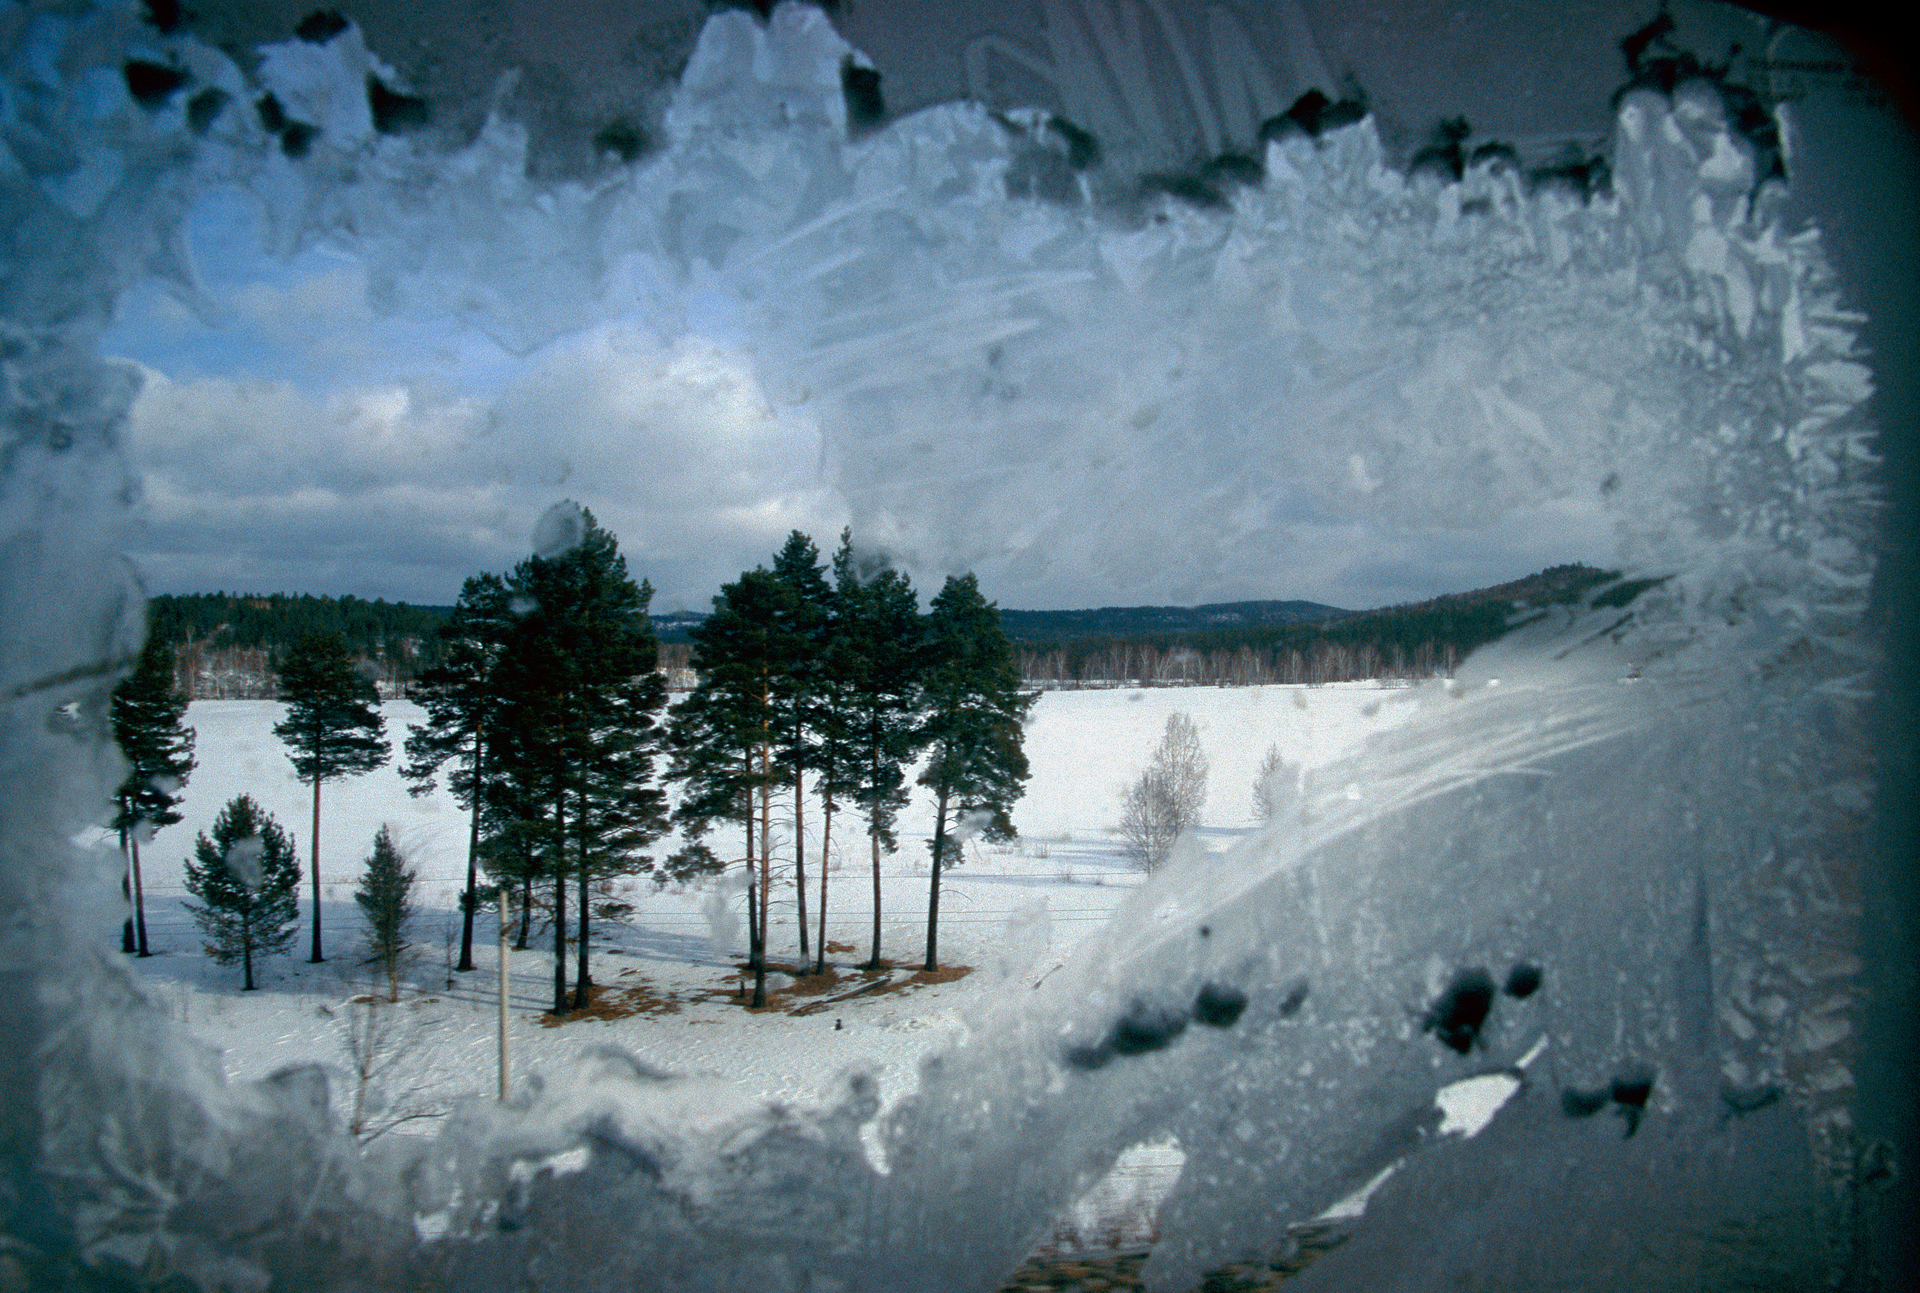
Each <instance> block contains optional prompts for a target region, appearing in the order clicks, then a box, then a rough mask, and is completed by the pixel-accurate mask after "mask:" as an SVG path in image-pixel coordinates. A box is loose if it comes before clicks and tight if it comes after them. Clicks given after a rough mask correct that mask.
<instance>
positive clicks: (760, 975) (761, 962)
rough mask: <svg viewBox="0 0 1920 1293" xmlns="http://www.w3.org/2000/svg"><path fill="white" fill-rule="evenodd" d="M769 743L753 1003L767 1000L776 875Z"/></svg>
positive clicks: (762, 760)
mask: <svg viewBox="0 0 1920 1293" xmlns="http://www.w3.org/2000/svg"><path fill="white" fill-rule="evenodd" d="M766 771H767V754H766V747H765V746H762V747H761V750H760V774H761V776H760V946H759V949H758V955H756V956H755V957H754V964H753V1004H754V1006H755V1008H756V1009H757V1008H759V1007H761V1006H764V1005H766V1004H767V933H768V924H767V911H768V904H767V886H768V884H769V882H770V881H771V880H772V878H773V849H772V846H771V840H770V837H769V833H768V828H769V827H770V826H771V825H772V824H773V820H772V819H773V790H772V787H771V786H769V785H768V784H767V778H766Z"/></svg>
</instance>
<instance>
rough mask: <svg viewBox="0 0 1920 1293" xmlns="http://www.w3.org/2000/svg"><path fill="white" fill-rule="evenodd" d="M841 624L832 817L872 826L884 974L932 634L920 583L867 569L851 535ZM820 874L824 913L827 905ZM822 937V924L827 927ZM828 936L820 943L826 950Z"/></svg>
mask: <svg viewBox="0 0 1920 1293" xmlns="http://www.w3.org/2000/svg"><path fill="white" fill-rule="evenodd" d="M833 580H834V618H833V634H832V643H831V646H830V648H829V651H828V656H827V674H828V678H829V684H828V693H829V695H830V697H831V705H830V706H829V708H828V710H827V714H828V718H827V722H826V724H825V730H824V733H823V737H822V741H821V747H822V751H821V765H822V781H823V783H824V784H823V793H824V795H825V797H826V799H827V804H828V808H829V810H831V808H832V807H833V805H834V804H835V802H836V801H837V800H838V799H840V798H843V797H844V798H846V799H849V800H851V801H852V802H853V803H854V804H855V805H857V806H858V807H859V808H860V810H861V811H862V812H863V813H865V814H866V818H867V841H868V844H869V846H870V850H871V853H872V858H873V947H872V953H871V955H870V956H869V957H868V958H867V962H866V964H867V965H868V966H869V967H871V968H874V969H878V968H879V966H880V917H881V908H880V856H881V851H882V849H884V850H885V851H886V852H888V853H892V852H893V851H894V849H895V848H897V847H898V844H897V842H896V840H895V836H894V829H893V823H894V819H895V816H896V815H897V814H898V813H899V811H900V809H901V808H903V807H905V806H906V802H907V785H906V781H907V778H906V767H907V765H908V764H910V763H911V762H913V760H914V757H915V756H916V755H917V754H918V753H919V752H920V748H921V745H922V743H923V737H922V736H921V733H920V724H921V674H922V671H923V668H924V665H925V662H926V646H925V641H924V638H925V628H924V622H923V621H922V619H921V616H920V604H919V599H918V598H917V597H916V596H915V595H914V591H913V585H912V583H911V582H909V581H908V579H907V577H906V576H905V575H903V574H901V573H900V572H899V571H897V570H894V569H892V568H890V567H886V566H883V565H879V564H878V563H868V564H866V565H864V566H863V563H862V562H861V561H860V560H859V559H858V558H857V557H856V555H855V553H854V550H853V536H852V534H851V532H843V533H842V534H841V536H840V550H839V551H838V552H836V553H835V554H834V558H833ZM824 876H825V871H824V870H823V871H822V877H823V879H822V884H823V888H822V891H821V905H822V907H823V909H824V907H825V903H826V896H825V889H824V883H825V881H824ZM822 928H823V929H824V926H823V927H822ZM825 939H826V936H825V934H824V933H823V934H822V935H821V941H822V943H824V942H825Z"/></svg>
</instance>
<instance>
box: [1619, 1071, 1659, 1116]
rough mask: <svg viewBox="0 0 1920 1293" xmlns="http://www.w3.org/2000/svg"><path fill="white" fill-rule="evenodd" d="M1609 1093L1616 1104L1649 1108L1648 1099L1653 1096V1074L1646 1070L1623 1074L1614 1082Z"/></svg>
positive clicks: (1635, 1107) (1634, 1107)
mask: <svg viewBox="0 0 1920 1293" xmlns="http://www.w3.org/2000/svg"><path fill="white" fill-rule="evenodd" d="M1609 1093H1610V1094H1611V1095H1612V1096H1613V1100H1614V1103H1615V1104H1623V1105H1626V1106H1628V1107H1629V1108H1633V1109H1644V1108H1646V1107H1647V1097H1648V1096H1650V1095H1652V1094H1653V1074H1651V1073H1649V1072H1647V1071H1646V1070H1645V1069H1637V1070H1635V1071H1633V1072H1631V1073H1623V1074H1621V1075H1620V1076H1619V1077H1616V1078H1615V1079H1614V1080H1613V1084H1612V1086H1611V1087H1610V1088H1609Z"/></svg>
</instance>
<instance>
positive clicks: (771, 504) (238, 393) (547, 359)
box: [105, 195, 846, 609]
mask: <svg viewBox="0 0 1920 1293" xmlns="http://www.w3.org/2000/svg"><path fill="white" fill-rule="evenodd" d="M257 233H258V231H257V228H256V227H255V221H254V219H253V217H252V213H251V211H250V209H249V206H248V203H247V202H246V201H245V200H244V199H241V198H238V197H236V196H233V195H227V196H226V197H224V198H215V199H213V200H210V201H208V202H206V203H204V204H203V207H202V209H201V210H200V211H199V212H197V213H196V217H195V219H194V220H193V222H192V225H191V228H190V233H189V242H190V245H191V250H192V252H193V253H194V261H195V264H196V267H197V268H198V269H199V271H200V273H201V276H202V279H203V287H204V292H203V294H202V296H203V299H202V300H201V301H200V302H198V303H197V306H196V308H194V309H190V308H189V307H188V306H187V305H186V304H184V303H183V302H182V301H181V300H180V299H179V298H178V296H177V295H176V294H173V293H170V292H169V291H167V290H165V289H163V288H161V287H159V286H155V285H150V286H145V287H142V288H141V289H139V290H137V291H136V292H135V293H133V294H132V295H131V296H129V297H128V298H127V299H126V300H124V301H123V303H122V308H121V313H120V317H119V319H118V322H117V324H116V326H115V328H114V329H113V330H112V332H111V333H110V334H109V336H108V337H107V339H106V344H105V349H106V351H107V353H109V354H111V355H115V356H118V357H121V358H122V359H124V360H125V361H127V362H130V363H133V364H135V365H137V366H138V368H139V370H140V373H141V376H142V378H143V380H144V385H143V387H142V390H141V393H140V395H139V397H138V400H137V402H136V404H135V406H134V409H133V416H132V420H131V426H130V428H129V450H130V454H131V457H132V459H133V461H134V464H135V467H136V470H137V471H138V473H139V475H140V478H141V483H142V495H143V496H142V498H141V501H140V504H139V506H138V508H137V512H136V517H137V519H136V525H135V529H134V533H133V536H132V545H131V546H132V555H133V556H134V559H135V561H136V563H137V565H138V566H139V567H140V569H141V571H142V573H143V574H144V575H145V577H146V579H147V582H148V584H149V587H150V589H151V590H152V591H155V592H189V591H212V590H216V589H220V590H235V591H242V590H244V591H289V592H310V593H324V594H334V595H338V594H343V593H352V594H355V595H357V596H362V597H369V598H371V597H384V598H387V599H389V600H406V601H411V602H416V603H427V604H446V603H450V602H451V601H452V600H453V599H454V597H455V596H456V595H457V594H458V592H459V588H460V583H461V580H462V579H463V578H465V577H466V576H467V575H470V574H473V573H477V572H478V571H480V570H506V569H509V568H510V567H511V566H512V565H513V564H514V563H515V562H516V561H518V560H520V559H522V558H523V557H524V556H525V555H526V554H527V552H528V536H529V534H530V533H531V531H532V527H533V525H534V523H535V521H536V520H537V519H538V517H539V516H540V514H541V513H542V512H543V511H544V510H545V509H546V508H547V507H549V506H551V505H552V504H553V503H554V502H556V501H558V500H560V499H563V498H572V499H576V500H578V501H579V502H581V503H583V504H585V505H586V506H587V507H589V508H590V509H592V510H593V511H594V513H595V514H596V516H597V517H598V518H599V519H600V520H601V522H602V523H603V524H605V525H607V526H608V527H609V528H611V529H612V530H613V531H614V532H615V533H616V534H617V535H618V536H619V538H620V541H621V545H622V550H623V551H624V552H625V553H627V554H628V559H629V564H630V566H631V568H632V569H633V571H634V573H635V574H636V576H640V575H644V576H645V577H647V578H649V579H651V580H652V581H653V583H654V584H655V586H656V588H657V589H658V590H659V593H660V596H659V597H658V598H657V600H656V603H655V605H656V607H658V608H662V609H675V608H679V607H699V608H704V607H705V605H706V604H707V600H708V599H709V598H710V597H711V596H712V593H713V592H714V591H715V590H716V589H717V587H718V585H719V583H720V582H721V581H723V580H726V579H729V578H732V577H734V576H736V575H738V573H739V572H740V571H741V570H742V569H744V568H746V567H748V566H751V565H753V564H755V563H757V562H762V561H765V560H766V559H767V557H768V556H769V555H770V554H771V553H772V552H773V551H774V549H775V548H777V547H778V546H779V544H780V543H781V542H782V541H784V539H785V537H786V535H787V533H788V532H789V531H790V530H792V529H795V528H799V529H803V530H806V531H807V532H809V533H811V534H813V535H815V536H816V537H817V538H818V540H819V541H820V543H821V544H822V546H823V547H828V546H830V545H831V543H832V542H833V541H834V539H835V538H836V537H837V535H838V533H839V530H840V527H841V526H842V525H844V524H845V519H846V518H845V516H844V509H841V508H839V507H838V506H837V505H836V503H835V502H834V500H833V499H832V497H831V496H830V494H829V492H828V491H827V490H825V489H824V488H823V487H822V486H821V485H820V483H819V473H818V465H819V437H818V431H817V428H815V427H813V426H812V425H810V424H808V423H806V422H805V421H804V420H802V419H796V418H793V417H791V416H789V417H784V418H783V417H781V416H779V415H778V414H776V412H775V411H774V410H773V409H771V408H770V407H769V406H768V403H767V401H766V400H765V399H764V398H763V397H762V395H761V394H760V392H759V390H758V389H757V387H756V385H755V381H754V378H753V376H752V374H751V372H750V371H749V368H748V366H747V365H746V364H745V363H744V362H743V361H742V360H741V359H740V357H739V356H738V355H736V354H732V353H729V351H728V349H727V348H726V347H725V346H724V345H721V344H717V343H712V342H706V341H702V340H698V339H693V340H687V339H683V340H681V341H679V342H677V343H674V344H670V345H666V344H662V343H661V342H659V341H658V340H657V339H656V338H655V337H654V336H653V335H652V334H651V333H650V332H649V331H648V330H647V329H646V328H644V327H642V326H640V325H638V324H636V323H633V322H631V321H623V320H618V319H615V320H610V321H607V322H606V323H604V324H602V325H601V326H599V327H596V328H594V329H592V330H591V331H588V332H585V333H581V334H577V335H573V336H570V337H567V338H565V339H563V340H561V341H559V342H556V343H553V344H551V345H548V346H545V347H542V348H539V349H537V350H535V351H534V352H533V353H530V354H527V355H513V354H509V353H508V352H507V351H505V350H504V349H502V348H501V347H500V346H499V345H498V344H496V343H495V342H493V341H492V340H490V339H489V338H487V337H486V336H484V335H481V334H480V333H479V332H477V331H476V330H474V329H472V328H470V327H467V326H464V325H463V324H462V323H461V322H460V321H459V320H458V319H450V318H444V317H443V318H429V319H413V318H401V317H391V316H388V317H383V316H381V315H378V314H376V313H375V312H374V311H373V310H372V309H371V308H370V307H369V306H368V304H367V291H366V274H365V270H364V268H363V266H362V265H361V264H360V263H359V262H358V261H357V260H355V259H354V258H353V257H351V256H350V255H347V254H344V253H341V252H338V251H315V252H310V253H306V254H303V255H301V256H297V257H295V258H294V259H293V260H292V261H291V262H288V263H279V262H275V261H272V260H270V259H268V258H267V257H265V256H263V255H261V254H259V252H258V250H257V247H258V243H257Z"/></svg>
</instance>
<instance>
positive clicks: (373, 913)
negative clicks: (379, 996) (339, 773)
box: [353, 826, 414, 1001]
mask: <svg viewBox="0 0 1920 1293" xmlns="http://www.w3.org/2000/svg"><path fill="white" fill-rule="evenodd" d="M413 882H414V871H413V869H412V868H411V867H409V866H407V865H406V863H405V862H404V861H403V860H402V859H401V857H400V850H399V849H398V848H397V847H395V845H394V842H393V832H392V831H391V830H389V829H388V828H387V827H385V826H382V827H381V828H380V831H379V833H378V834H377V835H375V836H374V837H373V852H372V854H371V855H369V856H368V858H367V866H366V870H365V871H363V872H362V873H361V875H360V887H359V888H358V889H356V890H354V893H353V900H354V901H355V902H357V903H359V904H360V911H361V914H362V915H364V916H365V917H366V918H367V960H368V962H370V963H371V964H375V965H378V966H379V967H380V968H381V969H382V970H384V971H385V972H386V975H387V1000H389V1001H398V1000H400V959H401V957H403V956H405V955H406V951H407V923H408V922H409V921H411V920H412V919H413Z"/></svg>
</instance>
